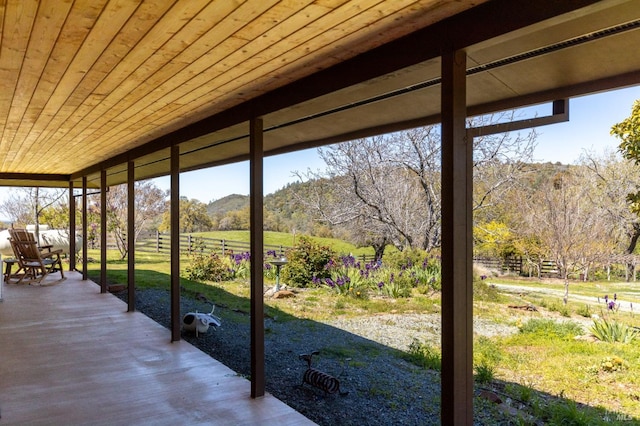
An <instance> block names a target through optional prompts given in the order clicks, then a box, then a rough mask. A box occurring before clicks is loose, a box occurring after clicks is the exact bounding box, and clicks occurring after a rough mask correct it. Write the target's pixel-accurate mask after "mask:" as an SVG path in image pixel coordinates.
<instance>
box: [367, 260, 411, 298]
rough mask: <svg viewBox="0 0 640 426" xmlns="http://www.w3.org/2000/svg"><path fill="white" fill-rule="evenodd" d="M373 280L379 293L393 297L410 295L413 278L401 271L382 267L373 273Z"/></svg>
mask: <svg viewBox="0 0 640 426" xmlns="http://www.w3.org/2000/svg"><path fill="white" fill-rule="evenodd" d="M375 281H376V286H377V288H378V291H379V292H380V294H383V295H385V296H389V297H392V298H394V299H397V298H399V297H409V296H411V289H412V287H413V279H412V278H411V277H410V276H409V274H403V273H402V271H400V272H398V271H397V270H394V269H391V268H382V269H380V270H379V271H378V272H377V273H376V274H375Z"/></svg>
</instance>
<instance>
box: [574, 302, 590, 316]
mask: <svg viewBox="0 0 640 426" xmlns="http://www.w3.org/2000/svg"><path fill="white" fill-rule="evenodd" d="M576 314H578V315H580V316H583V317H585V318H591V307H590V306H589V305H588V304H584V305H582V306H581V307H579V308H578V309H576Z"/></svg>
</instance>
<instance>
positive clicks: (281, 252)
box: [279, 244, 284, 257]
mask: <svg viewBox="0 0 640 426" xmlns="http://www.w3.org/2000/svg"><path fill="white" fill-rule="evenodd" d="M279 254H280V257H283V256H284V250H282V244H280V253H279Z"/></svg>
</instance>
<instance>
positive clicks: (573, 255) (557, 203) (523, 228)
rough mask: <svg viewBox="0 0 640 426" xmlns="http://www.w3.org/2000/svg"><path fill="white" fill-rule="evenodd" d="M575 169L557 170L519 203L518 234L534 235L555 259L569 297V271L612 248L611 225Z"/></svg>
mask: <svg viewBox="0 0 640 426" xmlns="http://www.w3.org/2000/svg"><path fill="white" fill-rule="evenodd" d="M589 189H590V188H589V186H588V185H584V182H583V181H582V180H581V176H580V175H579V174H576V173H575V170H568V171H567V172H565V173H559V174H557V175H555V176H554V177H553V178H551V179H549V180H548V181H547V182H546V183H545V184H543V185H541V186H540V187H539V188H538V189H537V190H531V191H529V192H526V193H523V197H522V202H521V203H520V204H519V206H520V208H521V214H520V215H519V217H520V219H521V222H520V224H519V231H520V238H535V239H536V240H537V241H538V242H539V243H540V244H541V245H542V247H543V252H545V253H548V255H549V256H550V258H551V260H554V261H555V263H556V265H557V267H558V269H559V272H560V276H561V277H562V279H563V280H564V285H565V293H564V298H563V301H564V303H565V304H566V303H567V301H568V298H569V275H570V274H571V273H574V272H576V271H579V270H584V269H585V268H587V267H588V266H589V265H590V264H591V263H593V262H594V261H597V260H598V259H600V255H601V253H603V252H604V253H608V252H610V250H611V248H612V244H611V242H612V240H611V239H610V238H609V237H610V227H609V225H608V223H607V221H606V219H605V217H604V216H603V215H602V212H601V210H600V209H598V208H597V206H595V205H594V204H593V203H592V202H591V200H590V199H589V196H588V193H589Z"/></svg>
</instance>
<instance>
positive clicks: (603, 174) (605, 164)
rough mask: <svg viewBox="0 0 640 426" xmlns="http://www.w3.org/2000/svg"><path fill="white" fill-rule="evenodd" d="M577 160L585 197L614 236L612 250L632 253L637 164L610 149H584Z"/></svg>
mask: <svg viewBox="0 0 640 426" xmlns="http://www.w3.org/2000/svg"><path fill="white" fill-rule="evenodd" d="M580 164H581V165H582V166H583V170H584V173H583V178H582V181H583V182H584V183H585V184H587V183H589V184H590V188H591V189H590V191H589V194H588V195H589V199H590V200H591V202H592V203H593V205H594V206H597V207H598V208H599V209H600V210H601V211H602V212H603V215H605V216H606V218H607V221H608V223H609V224H610V235H611V238H614V239H615V246H616V247H615V249H614V252H615V253H625V254H632V253H633V252H634V251H635V249H636V247H637V244H638V239H639V238H640V216H639V215H638V211H639V210H638V209H637V208H634V204H633V202H634V197H635V195H634V194H636V192H637V191H638V188H640V166H639V165H638V164H636V163H635V162H634V161H631V160H627V159H624V158H622V156H621V155H620V154H618V153H615V152H611V151H605V152H604V153H603V154H602V155H601V156H597V155H595V154H594V153H592V152H585V153H583V155H582V156H581V159H580ZM612 253H613V252H611V253H609V254H612ZM627 272H628V273H627V277H630V276H631V274H632V273H633V265H632V264H631V265H627Z"/></svg>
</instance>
